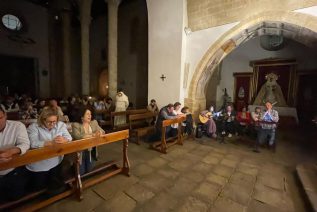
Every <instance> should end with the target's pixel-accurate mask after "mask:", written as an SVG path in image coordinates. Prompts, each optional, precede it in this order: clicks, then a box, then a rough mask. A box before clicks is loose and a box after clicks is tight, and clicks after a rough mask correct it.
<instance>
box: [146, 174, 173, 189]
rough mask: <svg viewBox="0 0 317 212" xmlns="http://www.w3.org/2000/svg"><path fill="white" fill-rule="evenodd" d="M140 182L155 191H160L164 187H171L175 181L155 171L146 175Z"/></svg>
mask: <svg viewBox="0 0 317 212" xmlns="http://www.w3.org/2000/svg"><path fill="white" fill-rule="evenodd" d="M140 184H141V185H143V186H145V187H147V188H149V189H150V190H152V191H154V192H159V191H161V190H163V189H164V188H167V187H170V186H171V185H173V184H174V182H173V181H172V180H171V179H168V178H166V177H164V176H162V175H160V174H157V173H153V174H151V175H148V176H146V177H144V178H143V179H142V181H140Z"/></svg>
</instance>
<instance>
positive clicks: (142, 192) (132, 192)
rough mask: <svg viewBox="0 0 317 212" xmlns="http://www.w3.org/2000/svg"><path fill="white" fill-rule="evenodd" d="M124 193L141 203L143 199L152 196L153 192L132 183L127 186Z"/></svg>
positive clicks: (145, 199)
mask: <svg viewBox="0 0 317 212" xmlns="http://www.w3.org/2000/svg"><path fill="white" fill-rule="evenodd" d="M125 193H126V194H127V195H128V196H130V197H131V198H132V199H134V200H135V201H136V202H137V204H142V203H144V202H145V201H147V200H149V199H151V198H152V197H154V195H155V194H154V193H153V192H152V191H150V190H149V189H147V188H145V187H144V186H142V185H140V184H139V183H138V184H134V185H133V186H131V187H130V188H128V189H127V190H126V191H125Z"/></svg>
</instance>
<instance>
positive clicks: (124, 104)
mask: <svg viewBox="0 0 317 212" xmlns="http://www.w3.org/2000/svg"><path fill="white" fill-rule="evenodd" d="M128 106H129V99H128V97H127V96H126V95H125V94H124V93H123V92H119V93H118V94H117V96H116V110H115V112H121V111H126V110H127V108H128ZM122 124H126V116H125V115H124V116H115V117H114V125H115V126H118V125H122Z"/></svg>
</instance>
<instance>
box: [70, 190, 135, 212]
mask: <svg viewBox="0 0 317 212" xmlns="http://www.w3.org/2000/svg"><path fill="white" fill-rule="evenodd" d="M135 206H136V201H135V200H133V199H132V198H130V197H129V196H127V195H126V194H124V193H122V192H121V193H119V194H118V195H116V196H115V197H114V198H112V199H111V200H109V201H106V202H103V203H101V204H100V205H99V206H98V207H96V208H95V209H94V211H95V212H106V211H109V212H110V211H111V212H122V211H124V212H129V211H133V210H134V208H135ZM73 211H75V210H73ZM79 211H84V210H79Z"/></svg>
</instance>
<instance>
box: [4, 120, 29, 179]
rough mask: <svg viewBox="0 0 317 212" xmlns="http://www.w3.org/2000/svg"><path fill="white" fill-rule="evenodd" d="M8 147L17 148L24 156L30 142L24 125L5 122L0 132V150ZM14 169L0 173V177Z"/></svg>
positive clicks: (16, 122) (15, 122)
mask: <svg viewBox="0 0 317 212" xmlns="http://www.w3.org/2000/svg"><path fill="white" fill-rule="evenodd" d="M10 147H18V148H20V150H21V154H24V153H25V152H26V151H27V150H28V149H29V148H30V140H29V137H28V134H27V132H26V128H25V126H24V124H22V123H21V122H18V121H9V120H7V122H6V126H5V128H4V129H3V131H2V132H0V150H1V149H7V148H10ZM12 170H14V169H7V170H3V171H0V175H6V174H8V173H9V172H11V171H12Z"/></svg>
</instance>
